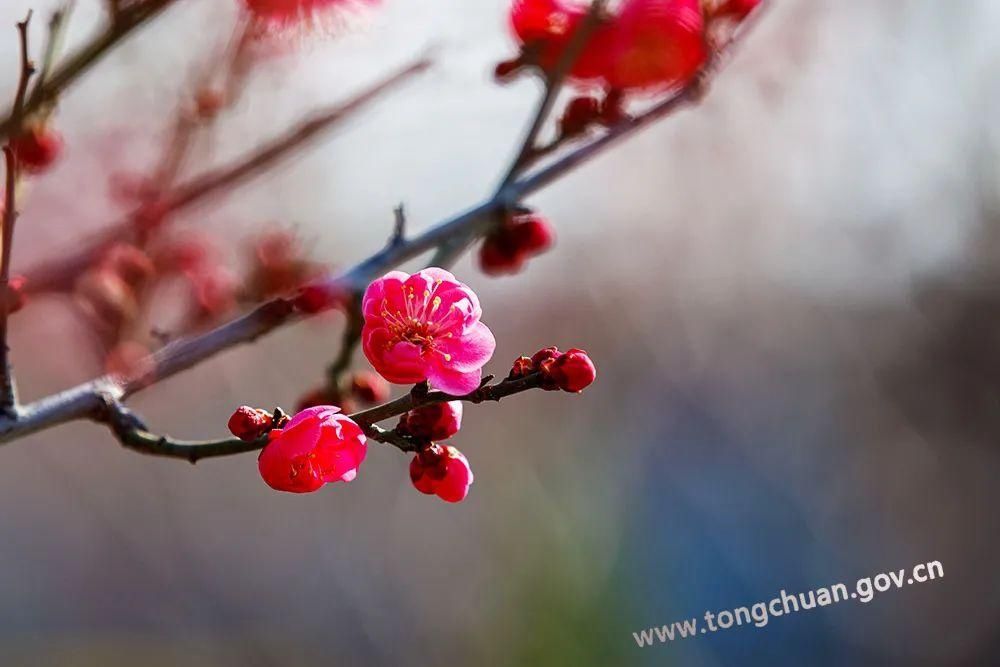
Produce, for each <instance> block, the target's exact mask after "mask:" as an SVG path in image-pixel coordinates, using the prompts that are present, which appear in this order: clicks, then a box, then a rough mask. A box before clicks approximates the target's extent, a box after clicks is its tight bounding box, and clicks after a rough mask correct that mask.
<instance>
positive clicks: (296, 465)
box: [257, 405, 368, 493]
mask: <svg viewBox="0 0 1000 667" xmlns="http://www.w3.org/2000/svg"><path fill="white" fill-rule="evenodd" d="M339 413H340V409H339V408H336V407H334V406H332V405H320V406H317V407H314V408H309V409H307V410H303V411H302V412H300V413H298V414H297V415H295V416H294V417H292V419H291V420H290V421H289V422H288V423H287V424H286V425H285V426H284V428H280V429H274V430H272V431H271V432H270V433H269V437H270V441H269V442H268V443H267V445H266V446H265V447H264V450H263V451H262V452H261V453H260V459H258V462H257V466H258V468H259V469H260V476H261V477H263V478H264V481H265V482H267V485H268V486H270V487H271V488H273V489H277V490H278V491H289V492H291V493H308V492H310V491H316V490H317V489H319V488H320V487H322V486H323V485H324V484H326V483H328V482H350V481H351V480H352V479H354V478H355V477H357V474H358V466H360V465H361V462H362V461H364V460H365V454H366V453H367V449H368V446H367V444H366V441H365V435H364V433H363V432H362V431H361V427H360V426H358V425H357V424H356V423H354V422H353V421H352V420H351V419H349V418H348V417H346V416H344V415H342V414H339Z"/></svg>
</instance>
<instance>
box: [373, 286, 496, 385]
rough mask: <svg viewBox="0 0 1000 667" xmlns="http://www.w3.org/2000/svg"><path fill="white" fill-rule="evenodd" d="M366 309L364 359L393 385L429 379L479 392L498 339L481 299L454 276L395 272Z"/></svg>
mask: <svg viewBox="0 0 1000 667" xmlns="http://www.w3.org/2000/svg"><path fill="white" fill-rule="evenodd" d="M362 310H363V312H364V318H365V323H364V328H363V330H362V347H363V348H364V351H365V356H366V357H368V361H370V362H371V364H372V366H374V367H375V370H377V371H378V372H379V373H380V374H381V375H382V377H384V378H385V379H386V380H388V381H389V382H393V383H396V384H416V383H418V382H423V381H424V380H427V381H429V382H430V383H431V384H432V385H433V386H434V387H436V388H437V389H440V390H442V391H444V392H447V393H449V394H455V395H461V394H467V393H468V392H470V391H472V390H474V389H476V388H478V387H479V382H480V380H481V379H482V373H483V372H482V368H483V365H485V364H486V362H487V361H489V360H490V357H492V356H493V350H494V349H495V348H496V340H495V339H494V338H493V333H492V332H491V331H490V330H489V328H487V326H486V325H485V324H483V323H482V322H481V321H480V319H479V318H480V317H481V316H482V308H481V307H480V305H479V298H478V297H477V296H476V295H475V293H474V292H473V291H472V290H471V289H469V288H468V287H467V286H466V285H464V284H462V283H460V282H458V281H457V280H456V279H455V276H453V275H452V274H450V273H448V272H447V271H445V270H443V269H437V268H430V269H424V270H423V271H419V272H417V273H414V274H413V275H407V274H405V273H403V272H401V271H392V272H390V273H387V274H386V275H385V276H383V277H382V278H379V279H378V280H376V281H375V282H373V283H372V284H371V285H369V286H368V289H367V290H366V291H365V295H364V299H363V300H362Z"/></svg>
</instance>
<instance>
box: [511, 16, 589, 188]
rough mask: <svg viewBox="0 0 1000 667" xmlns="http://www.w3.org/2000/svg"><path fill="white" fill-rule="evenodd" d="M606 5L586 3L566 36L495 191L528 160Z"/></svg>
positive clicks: (517, 173)
mask: <svg viewBox="0 0 1000 667" xmlns="http://www.w3.org/2000/svg"><path fill="white" fill-rule="evenodd" d="M606 5H607V0H594V2H592V3H591V4H590V9H589V10H588V11H587V15H586V16H585V17H584V19H583V21H581V22H580V24H579V25H578V26H577V27H576V28H575V29H574V30H573V35H572V36H571V37H570V39H569V42H568V44H567V45H566V48H565V49H564V50H563V52H562V53H561V54H560V55H559V59H558V61H557V62H556V65H555V67H554V68H552V71H551V72H547V73H546V74H547V75H546V77H545V92H544V93H543V94H542V97H541V100H539V103H538V108H537V109H536V110H535V115H534V118H533V119H532V121H531V125H529V126H528V132H527V133H526V135H525V137H524V141H522V142H521V148H520V150H518V153H517V156H516V157H515V158H514V160H513V162H511V165H510V168H509V169H508V170H507V173H506V175H504V177H503V179H501V181H500V187H499V188H498V191H502V190H503V189H504V188H506V187H507V186H508V185H510V183H511V182H513V180H514V179H515V178H517V176H518V175H519V174H520V173H521V171H522V170H523V169H524V168H525V167H526V166H528V165H529V164H530V163H531V162H532V160H533V158H534V154H535V151H536V150H537V146H536V144H537V143H538V135H539V133H541V131H542V127H543V126H544V125H545V121H547V120H548V118H549V114H550V113H551V112H552V106H553V105H554V104H555V102H556V99H557V98H558V97H559V92H560V91H561V90H562V87H563V83H565V81H566V77H567V76H568V75H569V72H570V70H571V69H573V66H574V65H575V64H576V61H577V60H578V59H579V58H580V56H581V55H582V54H583V50H584V48H585V47H586V46H587V42H588V41H590V37H591V36H592V35H593V33H594V30H596V29H597V27H598V26H599V25H600V23H601V21H602V20H604V12H605V7H606Z"/></svg>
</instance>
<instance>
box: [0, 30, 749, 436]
mask: <svg viewBox="0 0 1000 667" xmlns="http://www.w3.org/2000/svg"><path fill="white" fill-rule="evenodd" d="M758 11H759V10H758ZM745 33H746V29H745V28H744V29H742V30H740V31H739V32H738V34H737V37H739V36H741V35H743V34H745ZM731 43H732V42H731ZM727 49H728V47H727ZM719 63H720V58H719V57H715V58H712V59H711V60H710V61H709V62H708V63H707V64H706V66H705V67H704V68H703V70H702V72H701V73H700V74H699V75H698V76H696V77H695V78H694V80H692V82H691V83H690V84H689V85H688V86H687V87H685V88H683V89H682V90H680V91H679V92H677V93H675V94H673V95H672V96H670V97H668V98H667V99H666V100H664V101H662V102H660V103H658V104H656V105H654V106H653V107H651V108H650V109H648V110H647V111H645V112H643V113H641V114H639V115H637V116H636V117H634V118H630V119H627V120H624V121H621V122H620V123H618V124H617V125H615V126H614V127H612V128H611V129H610V130H609V131H608V132H607V133H606V134H605V135H603V136H601V137H599V138H597V139H594V140H592V141H590V142H589V143H586V144H583V145H581V146H579V147H576V148H574V149H573V150H571V151H570V152H568V153H567V154H565V155H563V156H561V157H557V158H554V160H553V162H552V163H550V164H549V165H548V166H546V167H544V168H542V169H540V170H539V171H537V172H535V173H534V174H531V175H528V176H525V177H522V178H520V179H518V180H516V181H514V182H512V183H511V184H510V185H508V186H507V187H505V188H503V189H502V190H501V191H498V192H497V193H496V194H495V195H494V196H493V197H491V198H490V199H488V200H486V201H485V202H483V203H481V204H479V205H477V206H475V207H474V208H472V209H469V210H468V211H465V212H464V213H460V214H458V215H456V216H455V217H453V218H451V219H449V220H446V221H444V222H441V223H439V224H438V225H436V226H434V227H432V228H430V229H428V230H426V231H424V232H423V233H422V234H418V235H416V236H412V237H410V238H407V239H406V240H405V241H404V242H403V243H400V244H395V245H390V246H387V247H385V248H383V249H381V250H380V251H378V252H376V253H375V254H374V255H372V256H371V257H369V258H368V259H366V260H365V261H363V262H361V263H360V264H358V265H356V266H355V267H353V268H352V269H350V270H348V271H345V272H343V273H341V274H339V275H337V276H334V277H333V278H331V279H329V280H327V281H325V282H322V283H319V284H317V285H314V287H316V288H317V289H321V290H326V291H328V292H329V293H339V294H343V293H357V291H359V290H362V289H364V288H365V287H366V286H367V285H368V283H369V282H370V281H371V280H372V279H374V278H376V277H378V276H379V275H381V273H383V272H384V271H386V270H388V269H389V268H391V267H394V266H397V265H398V264H400V263H402V262H404V261H407V260H409V259H413V258H415V257H417V256H419V255H421V254H423V253H424V252H427V251H429V250H432V249H435V248H438V247H440V246H441V244H443V243H444V242H446V241H447V240H448V239H451V238H455V237H459V236H463V237H466V238H472V237H474V236H475V235H476V234H477V233H481V232H482V231H483V230H484V229H486V228H488V226H489V225H490V224H491V222H492V219H493V216H494V215H496V213H497V211H502V210H508V209H509V208H510V207H511V206H513V205H515V204H516V203H517V202H518V201H520V199H522V198H524V197H526V196H528V195H530V194H532V193H534V192H536V191H538V190H539V189H541V188H543V187H545V186H546V185H548V184H549V183H551V182H553V181H555V180H556V179H558V178H560V177H561V176H564V175H565V174H567V173H569V172H570V171H572V170H573V169H574V168H575V167H577V166H579V165H580V164H581V163H583V162H584V161H586V160H588V159H590V158H592V157H594V156H596V155H598V154H599V153H601V152H602V151H603V150H604V149H606V148H608V147H609V146H611V145H613V144H614V143H616V142H618V141H620V140H622V139H624V138H625V137H627V136H630V135H632V134H634V133H635V132H636V131H638V130H639V129H641V128H643V127H645V126H646V125H648V124H649V123H652V122H653V121H654V120H656V119H659V118H662V117H663V116H665V115H667V114H668V113H670V112H671V111H673V110H675V109H676V108H677V107H679V106H680V105H681V104H683V103H686V102H689V101H697V100H699V99H701V98H702V96H703V95H704V91H705V89H706V85H707V80H708V77H710V76H711V75H712V74H714V72H715V71H716V70H717V68H718V65H719ZM306 314H311V312H310V313H303V312H302V311H300V310H299V308H298V305H297V302H296V300H295V299H290V298H278V299H273V300H271V301H268V302H266V303H264V304H262V305H261V306H259V307H257V308H256V309H254V310H253V311H251V312H250V313H247V314H246V315H243V316H242V317H239V318H237V319H235V320H232V321H230V322H228V323H226V324H223V325H221V326H219V327H217V328H216V329H214V330H212V331H209V332H207V333H204V334H201V335H197V336H192V337H188V338H182V339H180V340H177V341H175V342H174V343H171V344H169V345H167V346H165V347H164V348H162V349H161V350H159V351H158V352H156V353H155V354H153V355H151V356H150V357H148V358H147V359H145V360H144V361H143V362H141V363H140V366H141V367H146V368H148V370H147V371H146V372H144V373H142V374H140V375H137V376H133V377H128V378H122V377H118V376H104V377H100V378H97V379H95V380H92V381H90V382H87V383H84V384H81V385H78V386H76V387H73V388H71V389H67V390H65V391H63V392H60V393H57V394H54V395H51V396H48V397H46V398H44V399H41V400H39V401H37V402H35V403H32V404H30V405H27V406H24V407H23V408H22V409H21V410H20V411H19V415H18V418H17V419H7V420H4V419H0V442H6V441H10V440H13V439H16V438H19V437H23V436H24V435H27V434H30V433H34V432H37V431H39V430H42V429H45V428H49V427H51V426H54V425H57V424H61V423H65V422H68V421H72V420H76V419H86V418H92V415H94V414H95V412H97V411H100V410H103V409H106V408H105V403H106V400H105V398H104V397H105V396H111V397H112V398H113V399H114V400H116V401H121V400H124V399H125V398H126V397H127V396H129V395H131V394H134V393H135V392H137V391H140V390H141V389H143V388H145V387H148V386H150V385H152V384H154V383H156V382H158V381H160V380H163V379H165V378H168V377H171V376H173V375H176V374H177V373H180V372H182V371H184V370H186V369H188V368H191V367H192V366H195V365H197V364H199V363H201V362H203V361H205V360H206V359H209V358H210V357H212V356H214V355H216V354H218V353H219V352H222V351H223V350H228V349H230V348H232V347H235V346H237V345H240V344H243V343H248V342H251V341H253V340H256V339H257V338H259V337H260V336H263V335H265V334H267V333H269V332H271V331H273V330H274V329H276V328H278V327H280V326H283V325H286V324H289V323H291V322H294V321H297V320H298V319H300V318H301V317H303V316H305V315H306ZM360 418H362V419H367V418H370V417H360Z"/></svg>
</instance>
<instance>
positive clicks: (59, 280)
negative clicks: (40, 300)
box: [23, 58, 432, 293]
mask: <svg viewBox="0 0 1000 667" xmlns="http://www.w3.org/2000/svg"><path fill="white" fill-rule="evenodd" d="M431 64H432V63H431V61H430V60H429V59H427V58H421V59H419V60H417V61H416V62H414V63H413V64H411V65H409V66H407V67H405V68H404V69H402V70H400V71H399V72H396V73H394V74H392V75H390V76H388V77H386V78H385V79H384V80H382V81H380V82H379V83H377V84H375V85H373V86H371V87H370V88H368V89H367V90H364V91H362V92H361V93H359V94H358V95H356V96H355V97H354V98H352V99H351V100H349V101H348V102H346V103H343V104H339V105H337V106H335V107H332V108H330V109H327V110H324V111H319V112H316V111H314V112H312V113H310V114H309V116H308V117H307V118H305V119H304V120H302V121H300V122H299V123H298V124H296V125H294V126H293V127H291V128H290V129H288V130H286V131H285V132H284V133H282V134H281V135H279V136H277V137H274V138H273V139H271V140H270V141H268V142H266V143H265V144H263V145H262V146H260V147H259V148H257V149H255V150H253V151H252V152H250V153H249V154H247V155H244V156H242V157H240V158H237V159H236V160H235V161H233V162H232V163H231V164H228V165H224V166H222V167H219V168H217V169H212V170H209V171H207V172H204V173H202V174H199V175H197V176H194V177H192V178H191V179H190V180H188V181H186V182H184V183H181V184H179V185H178V186H176V187H175V188H174V189H173V190H172V191H171V192H170V193H169V194H167V195H166V197H165V198H164V200H163V201H162V202H159V203H158V204H157V208H156V214H157V215H163V216H166V215H170V214H174V213H177V212H179V211H181V210H183V209H185V208H187V207H189V206H193V205H194V204H197V203H199V202H201V201H203V200H204V199H207V198H208V197H210V196H211V195H215V194H218V193H220V192H222V191H225V190H226V189H227V188H233V187H236V186H237V185H239V184H240V183H242V182H243V181H246V180H248V179H250V178H253V177H254V176H257V175H258V174H260V173H262V172H264V171H266V170H268V169H271V168H273V167H274V166H275V165H276V164H277V163H278V162H280V161H281V160H283V159H287V158H288V157H290V156H291V155H293V154H294V152H295V151H296V150H299V149H301V148H303V147H304V146H306V145H308V144H309V142H310V141H312V140H314V139H315V138H316V137H317V136H318V135H319V134H320V133H322V132H323V131H325V130H327V129H330V128H332V127H333V126H335V125H336V124H337V123H339V122H341V121H343V120H345V119H346V118H348V117H349V116H351V115H352V114H354V113H356V112H358V111H360V110H361V109H363V108H364V107H366V106H367V105H368V104H370V103H371V102H373V101H374V100H375V99H377V98H378V97H379V96H381V95H382V94H383V93H385V92H386V91H388V90H390V89H391V88H393V87H394V86H396V85H398V84H400V83H403V82H404V81H406V80H408V79H409V78H410V77H412V76H414V75H416V74H419V73H420V72H423V71H425V70H426V69H427V68H428V67H430V66H431ZM140 213H141V209H140V211H137V212H136V213H134V214H132V215H130V216H129V217H127V218H126V219H124V220H121V221H119V222H118V223H115V224H114V225H112V226H111V227H109V228H108V229H105V230H103V231H101V232H99V233H98V234H97V235H96V236H95V237H94V238H92V239H91V240H90V241H84V242H83V243H82V244H80V245H81V246H82V247H80V248H79V249H78V250H75V251H73V252H72V253H67V254H65V255H63V256H59V257H56V258H53V259H51V260H47V261H42V262H40V263H38V264H36V265H35V266H33V267H29V268H28V269H27V270H26V271H24V272H23V273H24V274H25V276H26V277H27V281H26V289H27V290H28V291H29V292H32V293H38V292H52V291H65V290H68V289H70V288H71V287H72V285H73V282H74V281H75V280H76V279H77V277H78V276H79V275H80V273H81V272H82V271H84V270H85V269H86V268H87V267H88V266H89V265H90V264H91V263H92V262H93V261H94V260H95V258H97V257H99V256H100V255H101V253H103V252H105V251H106V250H107V249H108V248H109V247H111V246H112V245H114V244H116V243H118V242H120V241H122V240H123V239H128V238H130V237H131V235H132V234H133V233H134V227H135V222H134V220H135V216H136V215H139V214H140Z"/></svg>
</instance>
